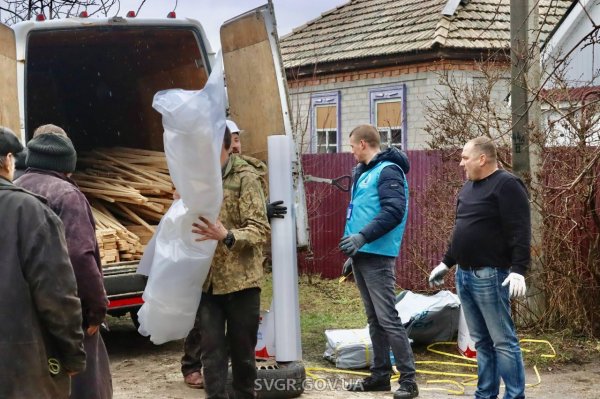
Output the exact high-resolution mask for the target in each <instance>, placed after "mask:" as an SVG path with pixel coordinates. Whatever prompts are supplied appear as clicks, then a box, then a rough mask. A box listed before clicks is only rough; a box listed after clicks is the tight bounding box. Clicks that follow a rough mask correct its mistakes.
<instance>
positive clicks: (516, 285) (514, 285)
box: [502, 273, 527, 298]
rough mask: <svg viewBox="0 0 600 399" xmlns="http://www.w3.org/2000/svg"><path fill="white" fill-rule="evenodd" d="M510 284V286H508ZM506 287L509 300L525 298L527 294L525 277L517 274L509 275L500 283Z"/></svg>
mask: <svg viewBox="0 0 600 399" xmlns="http://www.w3.org/2000/svg"><path fill="white" fill-rule="evenodd" d="M509 284H510V285H509ZM507 285H509V287H508V293H509V295H510V297H511V298H518V297H521V296H525V293H526V292H527V284H525V277H523V276H522V275H520V274H519V273H510V274H509V275H508V277H506V279H504V281H503V282H502V286H503V287H506V286H507Z"/></svg>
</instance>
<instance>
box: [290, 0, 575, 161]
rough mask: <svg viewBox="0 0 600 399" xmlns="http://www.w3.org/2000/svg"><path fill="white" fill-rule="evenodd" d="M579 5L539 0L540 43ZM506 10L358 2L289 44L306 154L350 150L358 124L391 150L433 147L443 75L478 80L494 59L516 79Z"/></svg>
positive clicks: (461, 0)
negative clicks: (431, 125) (369, 127)
mask: <svg viewBox="0 0 600 399" xmlns="http://www.w3.org/2000/svg"><path fill="white" fill-rule="evenodd" d="M572 3H573V2H572V1H571V0H540V9H539V13H540V33H541V34H540V41H543V40H545V38H546V37H547V36H548V34H549V33H550V32H552V31H553V29H554V27H555V26H556V25H557V23H558V22H559V21H560V20H561V18H562V17H563V15H564V14H565V13H566V11H567V10H568V9H569V8H570V7H571V5H572ZM509 11H510V1H509V0H351V1H349V2H348V3H346V4H343V5H341V6H339V7H337V8H335V9H333V10H330V11H328V12H326V13H324V14H322V15H321V16H320V17H319V18H317V19H315V20H313V21H309V22H307V23H306V24H305V25H303V26H301V27H298V28H297V29H294V30H293V32H292V33H290V34H289V35H287V36H284V37H282V38H281V41H280V45H281V52H282V57H283V62H284V66H285V69H286V75H287V81H288V87H289V94H290V101H291V109H292V117H293V118H294V124H295V128H296V132H297V134H298V136H299V137H298V138H297V140H298V141H297V142H298V143H300V144H301V146H302V151H303V152H312V153H320V152H327V153H332V152H345V151H349V146H348V141H349V139H348V135H349V133H350V131H351V130H352V128H354V127H355V126H357V125H360V124H373V125H375V126H376V127H377V128H378V130H379V131H380V133H381V136H382V143H384V145H393V146H397V147H399V148H402V149H405V150H413V149H423V148H426V146H427V145H426V143H427V140H428V138H429V137H428V134H427V133H426V131H425V130H424V128H425V123H426V121H425V117H424V108H425V106H424V104H426V103H427V101H431V98H433V97H435V96H436V90H440V85H439V76H440V73H443V72H444V71H448V73H451V74H452V75H453V76H455V77H456V78H457V79H466V80H473V79H477V78H479V77H480V74H479V72H478V71H477V63H478V61H482V60H485V59H489V58H493V59H494V60H495V62H497V64H498V66H499V67H500V68H505V69H506V71H507V74H508V76H510V72H509V71H510V57H509V48H510V15H509ZM508 89H509V82H508V81H507V85H506V86H505V87H500V86H499V87H498V88H497V90H498V93H496V96H497V97H498V98H500V99H503V98H505V97H506V95H507V94H508Z"/></svg>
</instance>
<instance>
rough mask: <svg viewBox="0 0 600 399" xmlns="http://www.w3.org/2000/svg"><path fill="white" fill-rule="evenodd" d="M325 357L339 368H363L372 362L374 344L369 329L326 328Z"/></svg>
mask: <svg viewBox="0 0 600 399" xmlns="http://www.w3.org/2000/svg"><path fill="white" fill-rule="evenodd" d="M325 337H326V338H327V344H326V349H325V353H324V354H323V357H324V358H325V359H327V360H329V361H330V362H331V363H334V364H335V367H337V368H339V369H362V368H365V367H367V366H369V365H370V364H371V360H372V357H373V345H372V344H371V337H370V336H369V329H368V328H362V329H354V330H325Z"/></svg>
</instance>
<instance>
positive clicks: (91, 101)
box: [25, 25, 209, 152]
mask: <svg viewBox="0 0 600 399" xmlns="http://www.w3.org/2000/svg"><path fill="white" fill-rule="evenodd" d="M200 37H201V36H200V34H199V32H198V31H196V30H194V29H193V28H185V27H177V28H173V27H168V28H167V27H156V26H153V27H148V26H133V27H132V26H127V27H124V26H116V25H115V26H108V27H107V26H102V27H85V28H81V29H73V28H70V29H56V30H34V31H32V32H30V33H29V36H28V40H27V47H26V48H27V50H26V51H27V53H26V66H25V88H26V90H25V92H26V93H27V96H26V98H25V133H26V139H27V140H29V139H30V138H31V137H32V135H33V132H34V131H35V129H36V128H37V127H38V126H40V125H43V124H47V123H52V124H55V125H58V126H61V127H62V128H64V129H65V131H66V132H67V134H68V135H69V136H70V137H71V139H72V140H73V143H74V145H75V148H77V150H78V152H79V151H85V150H90V149H92V148H97V147H112V146H125V147H134V148H142V149H147V150H157V151H162V150H163V138H162V134H163V127H162V123H161V118H160V114H159V113H158V112H156V111H155V110H154V109H153V108H152V99H153V97H154V94H155V93H156V92H157V91H159V90H165V89H171V88H181V89H187V90H199V89H201V88H202V87H204V85H205V83H206V81H207V79H208V74H209V70H208V68H207V65H208V61H207V58H206V51H205V49H204V46H203V44H202V41H201V40H200Z"/></svg>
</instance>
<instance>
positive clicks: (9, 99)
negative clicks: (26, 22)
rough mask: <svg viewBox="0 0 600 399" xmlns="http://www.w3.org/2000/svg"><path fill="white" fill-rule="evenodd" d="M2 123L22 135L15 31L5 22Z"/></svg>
mask: <svg viewBox="0 0 600 399" xmlns="http://www.w3.org/2000/svg"><path fill="white" fill-rule="evenodd" d="M0 125H2V126H6V127H9V128H10V129H12V130H13V131H14V132H15V133H16V134H17V135H18V136H19V137H20V136H21V123H20V121H19V102H18V99H17V49H16V43H15V33H14V31H13V30H12V29H11V28H9V27H8V26H6V25H3V24H0Z"/></svg>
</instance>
